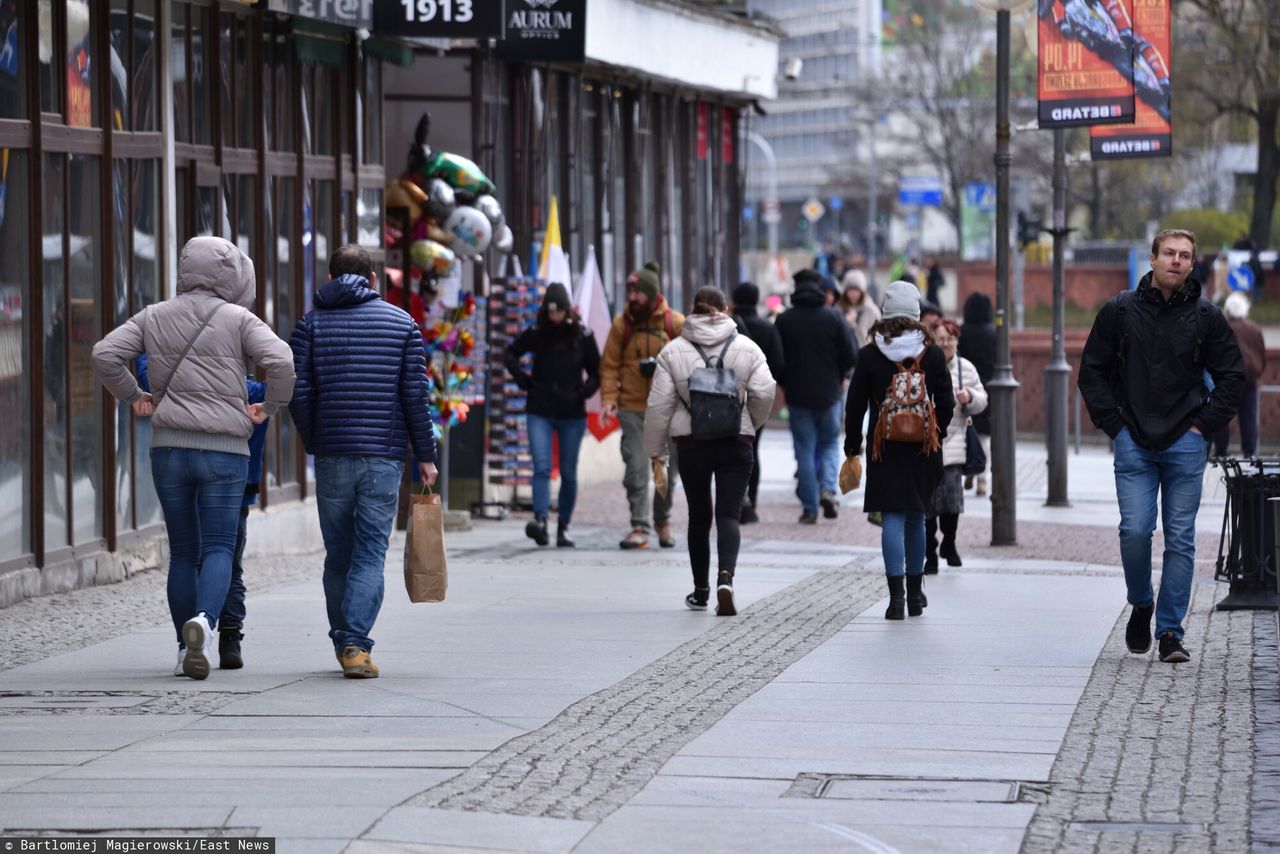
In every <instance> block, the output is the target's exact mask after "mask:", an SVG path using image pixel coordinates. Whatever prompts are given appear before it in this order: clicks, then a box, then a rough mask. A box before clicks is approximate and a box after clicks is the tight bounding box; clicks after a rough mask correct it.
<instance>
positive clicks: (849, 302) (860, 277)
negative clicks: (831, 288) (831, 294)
mask: <svg viewBox="0 0 1280 854" xmlns="http://www.w3.org/2000/svg"><path fill="white" fill-rule="evenodd" d="M841 284H842V285H843V287H844V293H843V294H842V295H841V296H840V305H839V308H840V310H841V311H842V312H843V313H844V319H845V322H846V323H848V324H849V328H850V329H852V330H853V339H854V342H855V343H856V344H857V345H858V346H859V347H865V346H867V343H868V342H869V341H870V336H871V327H872V326H874V325H875V323H876V321H877V320H879V319H880V309H878V308H876V304H875V300H873V299H871V297H870V295H869V294H868V293H867V274H866V273H864V272H862V271H861V270H850V271H849V272H847V273H845V274H844V280H843V281H842V283H841Z"/></svg>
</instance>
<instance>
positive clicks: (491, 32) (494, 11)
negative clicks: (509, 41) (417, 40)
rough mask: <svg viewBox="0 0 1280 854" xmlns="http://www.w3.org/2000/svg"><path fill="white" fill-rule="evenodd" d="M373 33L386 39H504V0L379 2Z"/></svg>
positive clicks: (378, 0)
mask: <svg viewBox="0 0 1280 854" xmlns="http://www.w3.org/2000/svg"><path fill="white" fill-rule="evenodd" d="M373 30H374V32H376V33H378V34H379V35H386V36H417V37H422V38H456V39H483V38H493V37H497V36H500V35H502V2H501V0H376V3H375V5H374V8H373Z"/></svg>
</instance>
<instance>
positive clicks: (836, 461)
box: [787, 400, 844, 513]
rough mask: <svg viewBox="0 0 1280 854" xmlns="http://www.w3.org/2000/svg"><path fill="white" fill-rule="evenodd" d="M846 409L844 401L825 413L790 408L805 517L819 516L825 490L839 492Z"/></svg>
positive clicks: (789, 406)
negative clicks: (843, 420)
mask: <svg viewBox="0 0 1280 854" xmlns="http://www.w3.org/2000/svg"><path fill="white" fill-rule="evenodd" d="M843 407H844V401H843V400H837V401H836V402H835V403H833V404H831V405H830V406H828V407H827V408H826V409H806V408H804V407H802V406H791V405H789V404H788V406H787V413H788V422H787V423H788V424H789V425H790V427H791V443H792V445H793V446H794V448H795V452H796V469H797V471H798V472H799V475H800V486H799V492H800V504H801V506H802V507H804V511H805V512H806V513H817V512H818V499H819V497H820V496H821V492H822V490H826V491H828V492H835V491H836V486H837V483H836V478H837V475H838V474H839V472H840V416H841V415H843Z"/></svg>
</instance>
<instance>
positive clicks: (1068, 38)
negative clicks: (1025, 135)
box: [1036, 0, 1134, 128]
mask: <svg viewBox="0 0 1280 854" xmlns="http://www.w3.org/2000/svg"><path fill="white" fill-rule="evenodd" d="M1133 2H1134V0H1037V8H1038V9H1039V14H1040V22H1039V25H1038V26H1039V55H1038V60H1039V62H1038V69H1037V75H1036V77H1037V86H1038V90H1039V100H1040V127H1042V128H1060V127H1079V126H1084V125H1103V124H1130V123H1132V122H1133V120H1134V93H1133V82H1132V80H1131V78H1132V76H1133V50H1132V48H1131V47H1130V46H1129V45H1130V44H1131V42H1132V38H1133V36H1132V33H1133V28H1132V25H1131V24H1130V8H1131V4H1132V3H1133ZM1126 34H1127V35H1126Z"/></svg>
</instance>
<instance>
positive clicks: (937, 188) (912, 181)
mask: <svg viewBox="0 0 1280 854" xmlns="http://www.w3.org/2000/svg"><path fill="white" fill-rule="evenodd" d="M898 204H900V205H909V206H913V207H934V208H936V207H941V205H942V179H941V178H932V177H904V178H899V179H898Z"/></svg>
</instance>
